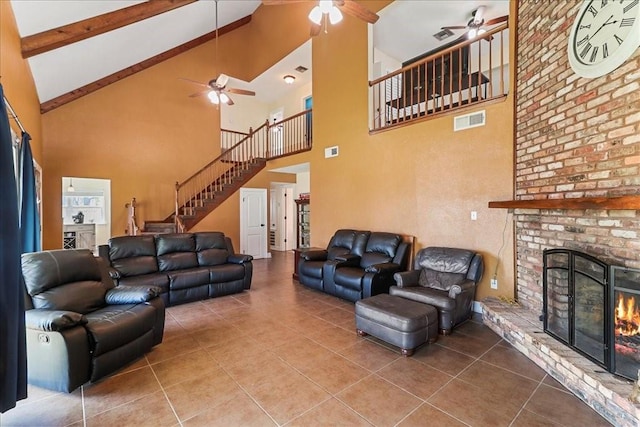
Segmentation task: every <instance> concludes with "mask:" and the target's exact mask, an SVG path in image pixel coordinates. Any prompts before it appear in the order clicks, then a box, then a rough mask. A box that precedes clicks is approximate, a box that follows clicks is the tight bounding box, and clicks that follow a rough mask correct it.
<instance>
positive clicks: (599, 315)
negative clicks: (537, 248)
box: [543, 249, 640, 380]
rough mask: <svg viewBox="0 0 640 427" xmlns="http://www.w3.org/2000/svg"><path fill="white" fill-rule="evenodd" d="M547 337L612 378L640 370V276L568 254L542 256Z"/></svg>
mask: <svg viewBox="0 0 640 427" xmlns="http://www.w3.org/2000/svg"><path fill="white" fill-rule="evenodd" d="M543 298H544V302H543V320H544V331H545V332H546V333H547V334H549V335H551V336H553V337H554V338H556V339H557V340H558V341H561V342H562V343H564V344H565V345H567V346H569V347H571V348H573V349H574V350H576V351H578V352H579V353H581V354H583V355H584V356H586V357H588V358H589V359H591V360H592V361H594V362H595V363H597V364H599V365H600V366H602V367H603V368H606V369H607V370H608V371H609V372H612V373H614V374H616V375H620V376H623V377H625V378H628V379H631V380H635V379H636V378H638V370H639V369H640V270H634V269H629V268H625V267H619V266H610V265H608V264H606V263H605V262H604V261H602V260H599V259H597V258H595V257H592V256H590V255H588V254H584V253H581V252H578V251H573V250H569V249H547V250H545V251H544V275H543Z"/></svg>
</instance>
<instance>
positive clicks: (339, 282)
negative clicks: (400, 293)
mask: <svg viewBox="0 0 640 427" xmlns="http://www.w3.org/2000/svg"><path fill="white" fill-rule="evenodd" d="M355 249H356V250H354V251H352V253H351V254H349V255H348V256H345V257H337V258H336V260H335V261H333V262H332V263H330V262H327V263H326V264H325V266H324V270H325V271H324V273H325V278H326V280H325V282H326V283H325V287H326V286H327V285H329V286H333V287H335V295H337V296H339V297H341V298H344V299H346V300H349V301H354V302H355V301H358V300H360V299H363V298H368V297H370V296H373V295H377V294H382V293H388V292H389V287H390V286H391V285H394V284H395V281H394V278H393V276H394V273H396V272H399V271H403V270H406V269H407V267H408V265H407V264H408V260H409V255H410V251H411V244H409V243H407V242H404V241H403V238H402V236H401V235H399V234H393V233H384V232H372V233H371V234H370V235H369V238H368V239H367V240H366V246H364V247H363V248H361V247H356V248H355ZM328 270H333V274H330V271H328Z"/></svg>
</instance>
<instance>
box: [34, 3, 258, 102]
mask: <svg viewBox="0 0 640 427" xmlns="http://www.w3.org/2000/svg"><path fill="white" fill-rule="evenodd" d="M249 22H251V15H248V16H245V17H244V18H240V19H238V20H237V21H233V22H232V23H230V24H227V25H225V26H224V27H220V29H219V30H218V35H220V36H222V35H224V34H226V33H228V32H230V31H233V30H235V29H236V28H240V27H242V26H243V25H246V24H248V23H249ZM215 38H216V32H215V31H212V32H210V33H207V34H205V35H204V36H200V37H198V38H197V39H194V40H191V41H189V42H187V43H184V44H181V45H180V46H177V47H174V48H173V49H170V50H168V51H166V52H163V53H161V54H159V55H156V56H153V57H151V58H149V59H146V60H144V61H142V62H139V63H137V64H134V65H132V66H130V67H127V68H125V69H123V70H120V71H117V72H115V73H113V74H111V75H109V76H106V77H103V78H101V79H100V80H96V81H95V82H93V83H89V84H87V85H84V86H82V87H80V88H78V89H75V90H72V91H71V92H68V93H65V94H63V95H60V96H58V97H56V98H53V99H50V100H49V101H46V102H43V103H42V104H40V112H41V113H42V114H44V113H46V112H48V111H51V110H55V109H56V108H58V107H60V106H62V105H64V104H68V103H69V102H71V101H75V100H76V99H78V98H81V97H83V96H85V95H88V94H90V93H91V92H95V91H96V90H98V89H101V88H103V87H105V86H108V85H110V84H112V83H115V82H117V81H119V80H122V79H124V78H125V77H129V76H130V75H132V74H135V73H137V72H140V71H143V70H146V69H147V68H149V67H152V66H154V65H156V64H159V63H160V62H162V61H166V60H167V59H169V58H173V57H174V56H176V55H179V54H181V53H183V52H186V51H188V50H189V49H193V48H194V47H196V46H199V45H201V44H204V43H206V42H208V41H210V40H214V39H215Z"/></svg>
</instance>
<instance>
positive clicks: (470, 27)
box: [442, 6, 509, 39]
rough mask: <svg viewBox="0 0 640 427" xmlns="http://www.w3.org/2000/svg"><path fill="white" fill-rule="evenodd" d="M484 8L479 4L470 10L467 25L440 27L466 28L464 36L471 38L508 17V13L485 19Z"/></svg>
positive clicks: (444, 28) (449, 28)
mask: <svg viewBox="0 0 640 427" xmlns="http://www.w3.org/2000/svg"><path fill="white" fill-rule="evenodd" d="M486 9H487V8H486V6H479V7H478V8H477V9H476V10H474V11H473V12H471V20H469V22H467V25H450V26H447V27H442V29H443V30H467V34H466V36H467V37H468V38H470V39H472V38H475V37H476V36H479V35H480V34H483V33H484V32H486V29H485V27H489V26H492V25H496V24H500V23H502V22H505V21H507V19H509V16H508V15H504V16H499V17H497V18H492V19H489V20H486V21H485V19H484V15H485V12H486Z"/></svg>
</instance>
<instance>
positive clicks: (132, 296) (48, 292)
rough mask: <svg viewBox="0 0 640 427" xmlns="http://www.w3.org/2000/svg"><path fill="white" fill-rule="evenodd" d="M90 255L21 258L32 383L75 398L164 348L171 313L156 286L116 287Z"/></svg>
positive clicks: (70, 253)
mask: <svg viewBox="0 0 640 427" xmlns="http://www.w3.org/2000/svg"><path fill="white" fill-rule="evenodd" d="M107 270H108V266H107V265H106V264H104V262H103V261H102V260H100V259H99V258H96V257H94V256H93V254H92V253H91V252H90V251H89V250H54V251H43V252H36V253H28V254H23V255H22V276H23V278H24V284H25V287H26V292H27V294H26V297H25V299H26V311H25V321H26V328H27V330H26V333H27V372H28V382H29V383H30V384H33V385H36V386H38V387H44V388H48V389H51V390H57V391H65V392H71V391H73V390H75V389H76V388H77V387H79V386H81V385H82V384H84V383H86V382H87V381H96V380H98V379H100V378H102V377H104V376H105V375H108V374H110V373H112V372H114V371H116V370H118V369H120V368H121V367H123V366H125V365H126V364H128V363H130V362H132V361H133V360H135V359H136V358H138V357H140V356H143V355H144V354H145V353H146V352H147V351H149V350H150V349H151V347H153V346H154V345H156V344H159V343H161V342H162V336H163V333H164V319H165V308H164V303H163V302H162V299H161V298H159V297H158V295H159V293H160V289H158V288H154V287H146V288H144V287H135V288H131V287H127V286H119V287H115V284H114V283H113V281H112V280H111V278H110V277H109V273H108V271H107Z"/></svg>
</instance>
